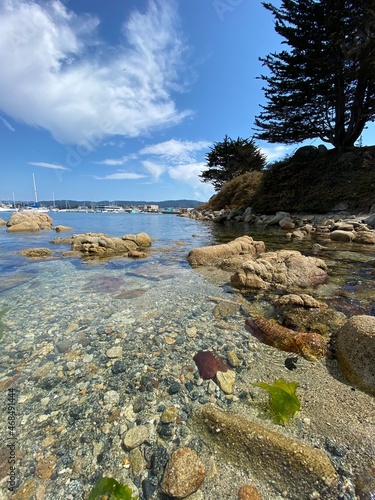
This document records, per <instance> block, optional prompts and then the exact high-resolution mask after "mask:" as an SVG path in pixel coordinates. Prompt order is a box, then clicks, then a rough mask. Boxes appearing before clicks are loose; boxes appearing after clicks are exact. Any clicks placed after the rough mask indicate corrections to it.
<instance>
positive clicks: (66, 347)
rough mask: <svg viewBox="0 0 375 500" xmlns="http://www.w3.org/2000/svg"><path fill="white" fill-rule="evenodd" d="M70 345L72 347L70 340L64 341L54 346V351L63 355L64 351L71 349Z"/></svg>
mask: <svg viewBox="0 0 375 500" xmlns="http://www.w3.org/2000/svg"><path fill="white" fill-rule="evenodd" d="M72 345H73V342H72V341H71V340H69V339H64V340H61V341H60V342H58V343H57V344H56V349H57V351H58V352H60V353H64V352H66V351H69V349H70V348H71V347H72Z"/></svg>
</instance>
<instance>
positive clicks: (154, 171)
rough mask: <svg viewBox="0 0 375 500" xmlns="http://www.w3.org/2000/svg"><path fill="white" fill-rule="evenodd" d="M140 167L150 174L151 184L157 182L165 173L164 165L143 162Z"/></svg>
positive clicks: (147, 161) (148, 161)
mask: <svg viewBox="0 0 375 500" xmlns="http://www.w3.org/2000/svg"><path fill="white" fill-rule="evenodd" d="M142 165H143V166H144V167H145V169H146V170H148V171H149V172H150V174H151V177H152V181H153V182H157V181H158V180H159V178H160V176H161V175H162V174H163V173H164V172H165V171H166V166H165V165H161V164H160V163H155V162H153V161H150V160H145V161H143V162H142Z"/></svg>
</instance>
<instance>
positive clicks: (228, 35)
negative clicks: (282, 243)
mask: <svg viewBox="0 0 375 500" xmlns="http://www.w3.org/2000/svg"><path fill="white" fill-rule="evenodd" d="M273 3H274V4H275V5H280V1H279V0H275V1H274V2H273ZM280 42H281V39H280V37H279V36H278V35H277V34H276V33H275V31H274V28H273V18H272V15H271V13H270V12H269V11H267V10H266V9H265V8H264V7H263V6H262V5H261V2H260V1H259V2H258V1H257V0H189V1H180V2H177V1H176V0H127V1H125V0H108V1H107V2H104V1H103V0H61V1H60V0H52V1H46V0H44V1H40V2H38V1H34V2H33V1H31V0H27V1H26V0H0V67H1V68H2V70H1V74H0V159H1V165H2V168H1V176H0V201H5V200H7V199H12V198H13V193H14V196H15V198H16V200H32V199H33V196H34V193H33V181H32V174H33V173H34V174H35V178H36V182H37V189H38V197H39V199H52V196H53V195H54V197H55V199H62V200H64V199H77V200H92V201H98V200H103V199H108V200H112V201H116V200H145V201H162V200H167V199H180V198H187V199H197V200H201V201H204V200H207V199H208V198H209V197H210V196H211V195H212V194H214V190H213V189H212V186H211V185H210V184H204V183H202V182H201V181H200V179H199V174H200V172H201V170H202V168H204V164H205V155H206V154H207V152H208V151H209V150H210V147H211V146H212V145H213V143H214V142H220V141H221V140H222V139H223V138H224V136H225V135H226V134H227V135H229V136H230V137H232V138H237V137H238V136H240V137H243V138H246V137H251V136H252V135H253V130H252V127H253V126H254V125H253V124H254V117H255V116H256V115H258V114H259V112H260V107H259V105H260V104H262V103H263V104H264V96H263V92H262V90H261V87H262V82H261V81H260V80H258V79H257V78H256V77H257V76H259V75H260V74H261V72H262V67H261V63H260V62H259V60H258V58H259V57H263V56H265V55H267V54H268V53H270V52H273V51H278V50H279V49H280ZM370 136H371V129H370V128H369V129H368V130H367V131H365V133H364V134H363V139H364V143H365V144H366V143H373V141H371V137H370ZM257 144H258V145H259V146H260V147H261V148H262V149H263V150H264V152H265V153H266V154H267V156H268V160H269V161H272V160H274V159H277V158H280V157H283V156H285V154H287V153H291V152H292V151H294V150H295V149H296V147H297V146H293V147H284V146H283V145H271V144H267V143H261V142H257ZM52 193H53V195H52Z"/></svg>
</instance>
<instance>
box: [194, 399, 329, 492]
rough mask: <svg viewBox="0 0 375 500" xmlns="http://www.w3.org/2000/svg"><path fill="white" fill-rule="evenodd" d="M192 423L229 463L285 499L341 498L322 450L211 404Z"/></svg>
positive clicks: (201, 409) (195, 415) (197, 412)
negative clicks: (246, 471) (247, 471)
mask: <svg viewBox="0 0 375 500" xmlns="http://www.w3.org/2000/svg"><path fill="white" fill-rule="evenodd" d="M192 424H193V425H194V429H195V430H196V431H197V432H198V433H199V434H201V435H202V436H203V437H204V438H206V439H207V440H208V441H209V442H210V443H211V444H213V445H214V446H215V447H216V449H217V450H218V451H219V453H221V454H222V455H223V456H224V457H225V460H229V461H230V462H232V463H233V464H234V465H235V466H236V467H238V468H240V469H241V470H250V471H251V473H252V474H253V475H254V477H256V478H257V479H260V480H263V481H265V482H266V483H268V484H269V485H270V486H272V487H273V488H276V489H277V491H278V492H280V493H281V492H282V493H283V496H284V497H285V498H288V499H290V500H300V499H301V498H324V499H325V500H336V499H337V483H338V476H337V473H336V471H335V469H334V467H333V466H332V463H331V462H330V460H329V458H328V455H326V453H325V452H323V451H322V450H319V449H316V448H313V447H312V446H310V445H308V444H306V443H304V442H302V441H298V440H296V439H292V438H290V437H287V436H285V435H284V434H281V433H279V432H275V431H271V430H270V429H268V428H267V427H265V426H262V425H260V424H258V423H254V422H251V421H250V420H247V419H245V418H243V417H240V416H238V415H234V414H231V413H228V412H224V411H222V410H220V409H218V408H217V407H215V406H212V405H205V406H203V407H199V408H197V410H196V411H195V414H194V416H193V419H192ZM317 495H320V496H317Z"/></svg>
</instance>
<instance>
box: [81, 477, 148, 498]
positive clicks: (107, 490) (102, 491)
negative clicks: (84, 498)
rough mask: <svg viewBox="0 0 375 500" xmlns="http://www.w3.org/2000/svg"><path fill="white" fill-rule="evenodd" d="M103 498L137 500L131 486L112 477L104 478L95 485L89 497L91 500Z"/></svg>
mask: <svg viewBox="0 0 375 500" xmlns="http://www.w3.org/2000/svg"><path fill="white" fill-rule="evenodd" d="M103 496H105V497H106V498H109V499H110V500H115V499H116V500H137V499H138V496H136V497H133V492H132V490H131V488H129V486H126V485H124V484H122V483H119V482H118V481H116V479H113V478H112V477H102V478H100V479H99V480H98V481H97V483H96V484H95V486H94V488H93V489H92V490H91V493H90V495H89V500H100V499H101V498H102V497H103Z"/></svg>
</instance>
